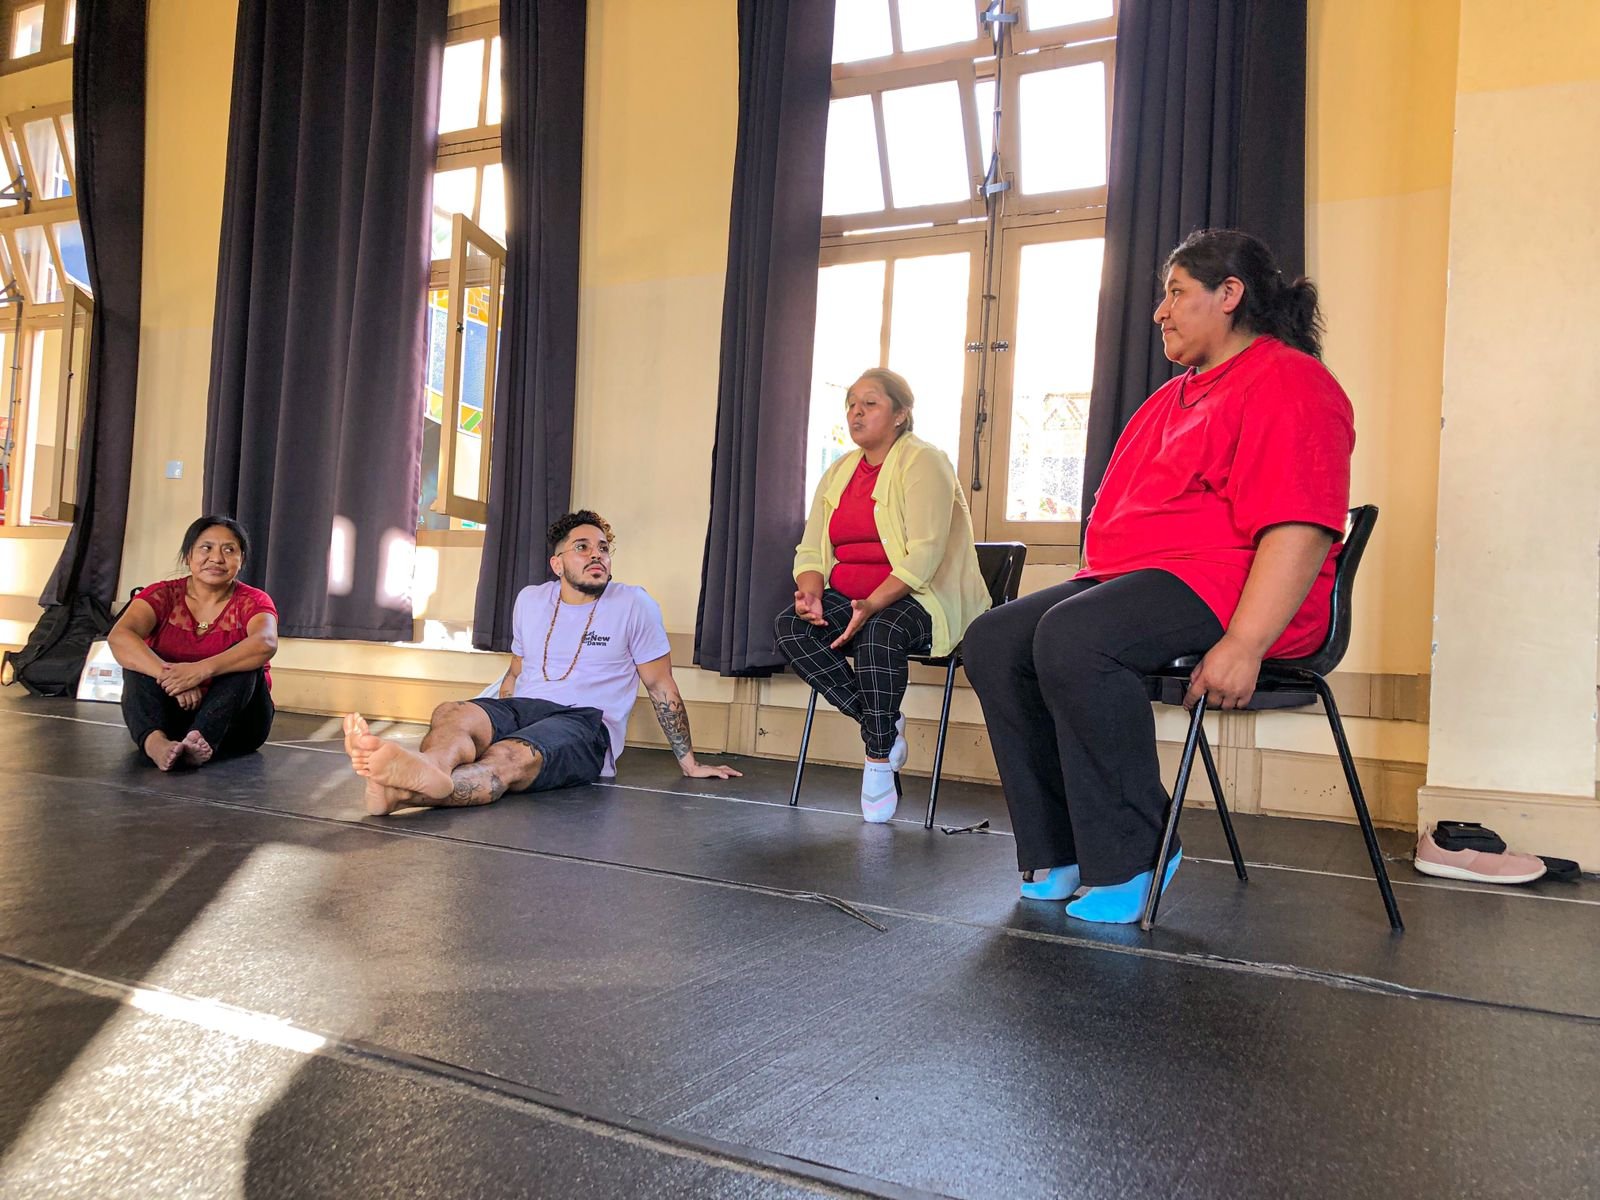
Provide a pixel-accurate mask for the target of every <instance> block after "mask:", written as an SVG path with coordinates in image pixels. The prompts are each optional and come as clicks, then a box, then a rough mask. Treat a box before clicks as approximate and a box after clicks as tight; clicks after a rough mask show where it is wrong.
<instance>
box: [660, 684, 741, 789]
mask: <svg viewBox="0 0 1600 1200" xmlns="http://www.w3.org/2000/svg"><path fill="white" fill-rule="evenodd" d="M639 680H640V682H642V683H643V684H644V690H645V691H646V692H647V693H649V696H650V703H651V704H652V705H653V706H654V707H655V710H656V720H658V721H660V722H661V732H662V733H664V734H666V735H667V745H669V746H671V747H672V753H673V754H675V755H677V758H678V766H679V767H680V768H682V770H683V773H684V774H685V775H687V776H688V777H689V778H691V779H730V778H734V779H736V778H738V776H739V772H738V771H735V770H734V769H733V768H732V767H727V766H708V765H706V764H703V763H699V762H696V761H695V757H694V740H693V738H692V737H691V736H690V734H689V713H688V711H687V710H686V709H685V708H684V706H683V697H682V696H681V695H679V694H678V685H677V683H676V681H674V679H673V678H672V659H671V656H669V655H666V654H663V655H662V656H661V657H660V658H657V659H653V660H651V661H650V662H647V663H640V664H639Z"/></svg>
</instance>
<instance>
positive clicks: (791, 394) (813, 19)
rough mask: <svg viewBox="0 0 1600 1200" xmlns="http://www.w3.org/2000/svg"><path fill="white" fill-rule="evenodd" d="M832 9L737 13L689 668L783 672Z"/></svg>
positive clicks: (821, 3) (800, 1)
mask: <svg viewBox="0 0 1600 1200" xmlns="http://www.w3.org/2000/svg"><path fill="white" fill-rule="evenodd" d="M833 8H834V5H833V0H740V3H739V140H738V147H737V150H736V153H735V158H734V168H733V202H732V212H731V215H730V220H729V230H728V276H727V285H726V288H725V290H724V292H723V298H722V372H721V376H720V378H719V380H718V385H717V439H716V446H715V449H714V450H713V453H712V463H711V519H710V522H709V524H708V525H707V528H706V546H705V557H704V559H703V563H702V566H701V571H700V610H699V614H698V616H697V618H696V620H695V634H694V647H695V649H694V660H695V662H696V663H697V664H698V665H700V666H702V667H705V668H707V669H709V670H714V671H719V672H721V673H722V674H724V675H759V674H769V673H770V672H772V671H774V670H778V669H781V668H782V666H783V656H782V655H781V654H779V653H778V648H777V645H776V644H775V642H774V638H773V630H772V621H773V618H774V617H775V616H776V615H777V613H778V610H779V609H780V608H782V607H783V605H784V603H785V602H786V601H788V600H789V598H790V597H791V596H792V595H793V593H794V583H793V580H792V578H791V576H790V567H791V566H792V565H793V561H794V545H795V543H796V542H797V541H798V540H799V537H800V530H801V526H802V523H803V517H804V513H805V511H806V502H807V497H806V495H805V455H804V454H802V453H801V452H800V450H799V448H800V447H803V446H804V445H805V436H806V418H807V413H808V408H809V406H810V402H811V348H812V337H813V334H814V332H815V327H816V315H817V248H818V243H819V242H820V240H821V236H822V163H823V151H824V148H825V146H826V143H827V132H828V94H829V90H830V87H831V74H832V65H831V62H832V57H833V53H832V52H833Z"/></svg>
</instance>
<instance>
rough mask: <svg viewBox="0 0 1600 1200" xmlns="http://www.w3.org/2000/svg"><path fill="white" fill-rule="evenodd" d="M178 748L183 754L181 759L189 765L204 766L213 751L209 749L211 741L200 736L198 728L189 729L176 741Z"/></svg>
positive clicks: (209, 759)
mask: <svg viewBox="0 0 1600 1200" xmlns="http://www.w3.org/2000/svg"><path fill="white" fill-rule="evenodd" d="M178 749H179V751H180V752H181V753H182V755H183V761H184V762H186V763H188V764H189V765H190V766H191V767H203V766H205V765H206V764H207V763H208V762H210V761H211V756H212V754H213V753H215V751H213V750H212V749H211V743H210V742H208V741H206V739H205V738H203V737H201V736H200V731H199V730H198V729H191V730H189V732H188V733H186V734H184V735H183V741H181V742H179V743H178Z"/></svg>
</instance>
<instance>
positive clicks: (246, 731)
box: [122, 668, 277, 755]
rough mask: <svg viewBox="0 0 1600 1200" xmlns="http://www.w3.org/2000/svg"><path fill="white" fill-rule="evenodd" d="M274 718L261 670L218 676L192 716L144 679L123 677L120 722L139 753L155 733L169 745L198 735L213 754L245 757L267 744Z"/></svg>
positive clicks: (138, 675)
mask: <svg viewBox="0 0 1600 1200" xmlns="http://www.w3.org/2000/svg"><path fill="white" fill-rule="evenodd" d="M276 712H277V710H276V709H275V708H273V706H272V693H271V692H270V691H269V690H268V689H267V680H266V675H265V673H264V672H263V671H262V670H261V669H260V668H257V669H256V670H254V671H234V672H230V673H229V674H227V675H218V676H217V677H216V678H215V679H213V680H212V681H211V686H210V687H209V688H207V689H206V695H205V699H204V700H202V701H200V706H199V707H198V708H196V709H195V710H194V711H193V712H185V711H184V709H183V706H182V705H180V704H179V703H178V702H177V701H176V700H175V699H173V698H172V697H171V696H169V695H167V694H166V693H165V692H164V691H162V690H161V685H160V684H159V683H157V682H156V681H155V680H154V679H153V678H151V677H150V676H149V675H143V674H141V673H139V672H138V671H128V670H124V671H123V672H122V719H123V720H124V721H125V722H127V725H128V732H129V733H130V734H132V735H133V744H134V745H135V746H137V747H139V749H141V750H143V749H144V743H145V739H146V738H148V737H149V736H150V735H151V734H152V733H154V732H155V731H156V730H158V729H159V730H160V731H161V732H162V733H164V734H166V735H167V736H168V737H169V738H172V739H173V740H174V741H177V740H178V739H180V738H182V737H183V735H184V734H186V733H188V732H189V730H191V729H198V730H199V731H200V736H201V737H203V738H205V740H206V743H207V744H208V745H209V746H210V747H211V749H212V750H214V751H215V752H216V753H217V754H219V755H222V754H248V753H250V751H252V750H255V749H257V748H258V747H260V745H261V743H262V742H264V741H266V740H267V735H268V734H270V733H271V732H272V718H273V716H274V715H276Z"/></svg>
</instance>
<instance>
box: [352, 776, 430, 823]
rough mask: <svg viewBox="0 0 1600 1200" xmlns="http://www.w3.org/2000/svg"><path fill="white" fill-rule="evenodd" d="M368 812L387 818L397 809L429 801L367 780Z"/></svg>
mask: <svg viewBox="0 0 1600 1200" xmlns="http://www.w3.org/2000/svg"><path fill="white" fill-rule="evenodd" d="M366 801H367V811H368V812H369V813H371V814H372V815H373V816H375V817H387V816H388V815H389V814H390V813H392V812H394V810H395V809H397V808H409V807H411V806H412V805H416V804H426V803H427V800H425V799H424V798H423V797H421V796H418V795H416V794H415V793H413V792H408V791H404V790H403V789H401V788H392V787H384V786H383V784H381V783H378V782H377V781H376V780H372V779H369V780H367V795H366Z"/></svg>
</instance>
